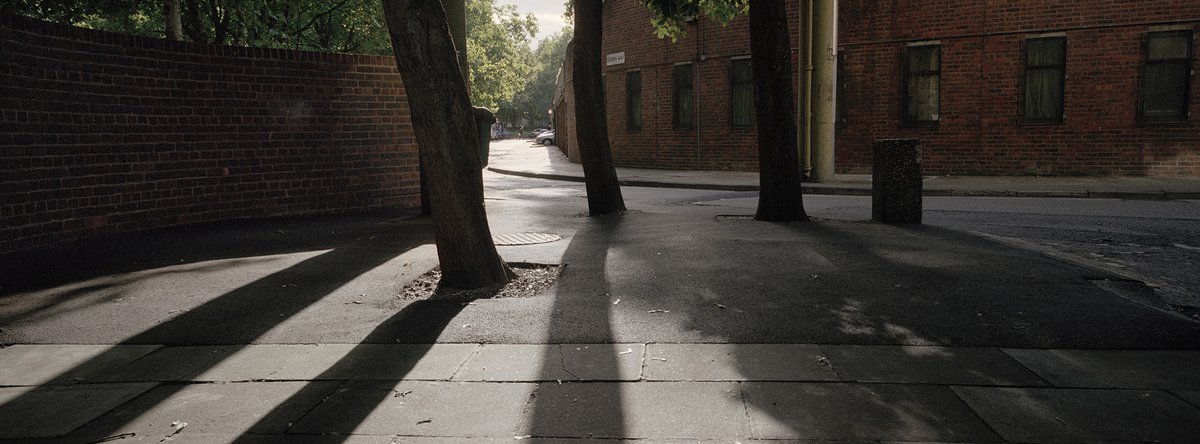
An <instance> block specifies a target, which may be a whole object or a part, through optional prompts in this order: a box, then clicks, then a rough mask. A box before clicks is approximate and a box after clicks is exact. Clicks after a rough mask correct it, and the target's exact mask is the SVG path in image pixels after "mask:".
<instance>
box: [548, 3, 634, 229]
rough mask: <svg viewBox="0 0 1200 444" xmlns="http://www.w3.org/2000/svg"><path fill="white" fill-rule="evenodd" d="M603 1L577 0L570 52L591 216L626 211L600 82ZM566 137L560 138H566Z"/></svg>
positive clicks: (577, 138)
mask: <svg viewBox="0 0 1200 444" xmlns="http://www.w3.org/2000/svg"><path fill="white" fill-rule="evenodd" d="M601 8H603V4H602V2H598V1H590V0H589V1H579V2H575V51H574V52H573V53H572V54H571V64H572V66H573V69H574V72H573V73H572V79H573V81H574V88H575V131H576V133H575V134H576V138H575V139H576V140H577V141H578V142H579V156H580V157H581V158H582V160H583V180H584V183H585V184H586V185H587V198H588V212H589V214H591V215H592V216H600V215H604V214H612V213H620V212H623V211H625V200H624V198H622V197H621V185H620V183H618V182H617V171H616V170H615V169H613V162H612V151H611V150H610V148H609V144H608V121H607V119H606V118H605V115H604V89H603V88H604V87H603V85H602V84H601V83H600V82H601V78H600V41H601V37H602V33H603V32H604V30H603V23H602V20H601ZM565 139H566V137H565V135H563V137H561V138H559V140H565Z"/></svg>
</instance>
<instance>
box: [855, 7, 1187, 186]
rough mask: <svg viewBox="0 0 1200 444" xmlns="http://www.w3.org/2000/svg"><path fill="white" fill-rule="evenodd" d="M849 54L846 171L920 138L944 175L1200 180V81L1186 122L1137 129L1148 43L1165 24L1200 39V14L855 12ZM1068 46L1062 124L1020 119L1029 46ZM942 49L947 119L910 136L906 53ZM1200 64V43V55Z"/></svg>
mask: <svg viewBox="0 0 1200 444" xmlns="http://www.w3.org/2000/svg"><path fill="white" fill-rule="evenodd" d="M840 6H841V9H840V23H839V26H840V35H839V44H840V51H841V52H842V53H843V56H844V57H845V68H844V69H845V70H844V78H843V79H842V80H843V82H845V87H844V89H843V90H842V92H843V93H844V94H845V96H844V97H843V98H842V100H843V103H844V104H845V106H846V116H847V122H845V123H843V124H841V125H839V127H838V130H837V153H836V155H837V168H838V171H839V172H854V173H865V172H869V171H870V165H871V163H870V145H871V141H872V140H874V139H882V138H908V137H915V138H919V139H921V140H922V142H923V145H924V148H925V153H924V154H925V165H924V166H925V170H926V172H928V173H930V174H989V175H1035V174H1036V175H1118V176H1126V175H1162V176H1196V175H1200V122H1197V120H1198V119H1200V115H1196V114H1197V113H1196V112H1195V110H1196V109H1197V107H1198V106H1200V103H1198V102H1200V76H1193V77H1192V86H1191V100H1190V102H1191V104H1190V105H1191V109H1192V110H1193V115H1192V116H1191V117H1190V118H1189V119H1188V121H1187V122H1184V123H1169V124H1139V123H1138V122H1137V100H1138V81H1139V78H1138V77H1139V75H1140V66H1141V58H1142V53H1141V41H1142V38H1143V36H1144V35H1145V34H1146V32H1147V31H1149V30H1151V29H1152V27H1155V26H1163V25H1188V26H1191V27H1193V29H1200V2H1193V1H1171V0H1153V1H1151V0H1146V1H1138V2H1121V1H1098V2H1067V1H1032V0H1025V1H1010V0H1005V1H999V0H989V1H979V2H959V1H952V0H938V1H925V2H908V1H899V0H883V1H880V0H843V1H841V2H840ZM1048 32H1059V33H1063V34H1064V35H1065V36H1066V38H1067V62H1066V63H1067V64H1066V73H1067V80H1066V84H1065V89H1064V91H1065V99H1064V114H1065V120H1064V122H1063V123H1061V124H1053V125H1022V124H1020V123H1019V121H1018V112H1019V109H1018V104H1019V102H1018V99H1019V95H1020V89H1019V88H1020V87H1019V82H1020V78H1021V74H1022V63H1021V44H1022V41H1023V40H1024V39H1025V38H1026V37H1028V36H1033V35H1037V34H1040V33H1048ZM924 40H938V41H940V42H941V43H942V57H943V64H942V85H941V101H942V104H941V112H940V114H941V120H940V122H939V123H938V126H937V127H936V128H904V127H901V125H900V105H899V103H900V87H899V85H900V82H901V80H900V65H899V63H900V52H901V49H902V48H903V47H904V45H905V44H906V43H908V42H916V41H924ZM1194 49H1195V50H1196V51H1194V54H1193V59H1194V60H1193V66H1195V63H1196V62H1195V59H1200V45H1195V46H1194Z"/></svg>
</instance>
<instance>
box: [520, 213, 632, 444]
mask: <svg viewBox="0 0 1200 444" xmlns="http://www.w3.org/2000/svg"><path fill="white" fill-rule="evenodd" d="M626 217H627V216H626V215H620V214H618V215H608V216H599V217H588V218H586V219H584V220H583V224H584V226H583V227H582V228H580V229H579V231H577V232H576V233H575V236H574V237H573V238H572V239H571V244H570V245H568V246H567V250H566V252H565V253H564V255H563V262H564V263H565V264H566V268H564V269H563V272H562V276H560V278H559V284H558V285H556V286H555V288H556V292H555V295H556V296H555V299H554V302H553V309H552V310H551V314H550V316H551V319H550V321H549V322H550V331H549V332H548V335H547V339H546V342H547V343H548V345H547V347H546V353H545V354H544V355H543V357H542V359H543V361H542V371H541V377H540V378H539V379H540V380H542V381H543V382H542V383H541V384H539V386H538V389H537V392H536V393H535V396H534V399H533V405H532V406H531V408H530V409H529V410H528V413H527V414H526V421H527V429H526V432H527V433H528V434H529V435H531V436H532V437H533V440H534V442H539V441H540V440H543V439H553V438H613V439H620V438H626V437H628V435H627V433H626V432H627V430H626V419H627V418H625V416H624V406H623V402H622V395H621V384H618V383H616V382H614V381H617V380H621V379H622V375H621V373H620V369H619V368H618V363H617V357H618V355H617V354H618V353H621V352H620V351H618V350H617V349H616V348H617V345H616V344H613V343H612V342H613V332H612V324H611V322H612V321H611V313H610V312H611V309H612V307H613V299H611V297H610V294H609V288H610V284H609V281H608V279H609V277H608V273H607V262H608V259H609V252H610V249H611V247H612V243H613V241H614V238H615V237H616V233H617V232H618V231H619V230H620V229H621V226H622V224H623V223H624V222H625V218H626ZM581 342H582V343H587V344H584V345H582V347H588V348H591V349H593V350H577V351H578V352H583V353H578V354H577V353H574V352H577V351H564V350H562V349H561V347H562V345H560V344H580V343H581ZM570 355H575V356H579V355H586V356H587V363H588V364H589V367H588V368H586V369H578V368H577V369H576V371H580V370H586V371H587V375H585V376H583V377H580V376H579V375H576V374H573V373H571V370H570V369H568V368H567V367H568V362H567V361H566V360H567V358H566V356H570ZM576 364H577V365H578V363H577V362H576ZM564 374H565V375H564Z"/></svg>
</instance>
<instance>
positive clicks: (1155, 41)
mask: <svg viewBox="0 0 1200 444" xmlns="http://www.w3.org/2000/svg"><path fill="white" fill-rule="evenodd" d="M1143 57H1144V62H1143V63H1142V84H1141V94H1140V96H1141V97H1140V100H1139V101H1138V118H1139V119H1140V120H1141V121H1143V122H1173V121H1182V120H1187V117H1188V83H1189V80H1190V77H1191V71H1192V32H1191V31H1167V32H1152V33H1150V34H1148V35H1146V40H1145V42H1144V44H1143Z"/></svg>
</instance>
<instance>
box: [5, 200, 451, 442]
mask: <svg viewBox="0 0 1200 444" xmlns="http://www.w3.org/2000/svg"><path fill="white" fill-rule="evenodd" d="M369 220H372V222H370V223H368V224H366V225H365V226H368V227H372V229H373V230H374V231H375V234H377V235H378V236H379V237H380V238H379V239H377V240H372V241H370V242H362V241H359V240H357V239H356V238H355V236H356V235H359V234H361V233H359V232H357V231H354V232H343V233H340V234H339V233H332V234H325V235H322V236H300V237H295V238H292V240H293V241H294V242H295V243H289V242H268V244H269V245H268V247H267V248H266V250H267V251H261V250H257V249H253V248H250V249H247V248H246V247H245V246H243V247H242V248H238V249H234V251H235V252H236V253H237V254H238V255H246V254H264V253H267V252H277V251H286V250H294V249H301V250H303V249H309V248H313V247H316V246H320V247H321V248H328V249H329V250H328V251H326V252H324V253H320V254H316V255H314V256H312V257H309V258H308V259H305V260H303V261H300V262H298V263H296V264H294V265H292V266H290V267H288V268H286V269H283V270H280V271H276V272H274V273H271V274H269V275H267V276H264V277H261V278H259V279H257V280H255V281H253V282H251V283H249V284H246V285H243V286H241V287H239V288H237V289H235V290H233V291H230V292H228V293H226V294H223V295H220V296H218V297H216V298H213V299H211V300H208V301H206V302H204V303H203V304H202V305H199V306H197V307H195V308H193V309H191V310H188V311H185V312H182V313H181V314H178V315H176V316H174V317H172V318H170V319H168V320H166V321H164V322H162V323H159V324H157V325H155V326H153V327H151V328H148V329H146V330H144V331H142V332H141V333H138V334H136V335H134V336H132V337H129V338H128V339H126V340H124V341H122V342H121V344H119V345H131V344H190V343H203V344H232V345H230V346H229V349H230V350H231V351H236V350H238V349H241V348H243V347H245V345H246V344H250V343H253V342H254V341H255V340H256V339H258V338H260V337H261V336H263V335H264V334H266V333H267V332H268V331H270V330H272V329H273V328H275V327H277V326H279V325H280V324H282V323H283V322H284V321H286V320H288V319H289V318H291V317H293V316H296V315H297V314H299V313H300V312H301V311H303V310H305V309H306V308H308V307H310V306H312V305H313V304H315V303H317V302H318V301H321V300H322V299H324V298H326V297H327V296H329V295H331V294H333V293H334V292H335V290H337V289H339V288H340V287H342V286H343V285H345V284H346V283H348V282H351V281H353V280H354V279H355V278H357V277H359V276H361V275H363V274H364V273H366V272H368V271H370V270H372V269H375V268H376V267H378V266H380V265H381V264H384V263H386V262H388V261H389V260H391V259H393V258H395V257H397V256H399V255H401V254H403V253H404V252H406V251H409V250H411V249H413V248H415V247H417V246H420V245H423V244H428V243H430V242H432V240H431V236H430V234H429V230H428V228H427V224H426V223H425V222H423V221H418V222H415V223H412V224H404V226H400V227H397V226H381V225H379V220H378V219H369ZM312 229H313V230H316V232H327V231H328V230H329V227H327V226H323V225H321V226H317V227H312ZM256 231H258V230H256ZM335 231H336V230H335ZM248 236H249V237H248V238H246V239H243V243H245V244H249V245H259V244H256V242H257V241H261V240H262V239H258V238H257V237H255V236H253V235H248ZM227 253H232V252H227ZM183 254H184V255H185V256H189V257H193V258H198V257H230V255H229V254H225V255H223V254H222V250H220V248H214V249H212V250H211V251H206V252H204V253H200V254H199V256H191V255H190V254H188V253H183ZM118 266H121V265H118ZM297 282H302V283H303V285H295V283H297ZM285 290H286V291H285ZM414 311H422V312H426V311H427V310H423V309H421V307H419V306H418V307H414V308H413V309H412V310H409V311H408V312H407V313H408V314H411V313H412V312H414ZM117 349H118V348H110V349H109V350H108V351H106V352H103V353H101V354H100V355H98V356H96V357H93V358H91V359H90V360H89V361H87V362H85V363H83V364H81V365H79V366H78V368H76V369H72V370H68V371H66V372H65V373H64V374H72V373H77V372H78V371H79V370H80V369H81V368H86V367H89V366H92V365H93V364H92V363H96V362H109V361H113V360H114V359H111V358H113V355H115V354H116V353H118V352H117V351H116V350H117ZM232 354H233V353H226V354H224V355H222V356H225V357H228V356H231V355H232ZM220 362H221V359H213V360H211V361H209V362H206V363H203V364H202V365H201V366H200V367H199V368H196V369H195V372H194V373H195V374H199V373H200V372H202V371H204V370H206V369H210V368H213V367H215V366H216V365H217V364H219V363H220ZM101 376H107V375H101ZM185 387H187V385H186V384H162V385H159V386H158V387H157V388H155V389H153V390H152V391H151V392H150V393H149V394H147V395H145V397H147V399H158V400H165V399H167V398H169V397H170V396H171V394H173V393H176V392H178V391H180V390H182V389H183V388H185ZM36 392H37V390H34V391H31V392H28V394H26V395H22V396H18V397H15V398H13V399H9V400H7V401H6V402H4V403H3V404H2V405H0V410H8V409H15V408H24V407H28V406H30V405H32V403H35V402H37V401H36V398H35V397H34V395H33V394H34V393H36ZM131 405H132V404H128V405H126V406H125V407H123V408H124V409H126V410H125V411H123V413H124V414H125V415H126V416H127V417H130V418H133V417H137V416H138V415H139V414H140V413H145V412H146V411H148V410H149V409H151V408H154V407H155V405H156V403H154V402H147V403H141V404H137V406H140V407H141V408H143V409H144V410H140V411H129V410H128V409H131V408H134V407H131ZM23 406H24V407H23ZM103 420H104V417H103V416H102V417H101V418H99V419H98V420H97V421H94V422H93V423H92V424H89V425H86V426H84V427H82V428H81V429H78V430H77V431H86V433H87V434H88V437H91V438H104V437H107V436H110V435H111V434H112V433H113V432H115V431H117V430H119V429H120V428H121V427H122V426H123V425H124V423H121V422H112V423H109V422H104V421H103ZM80 439H82V438H80Z"/></svg>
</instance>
